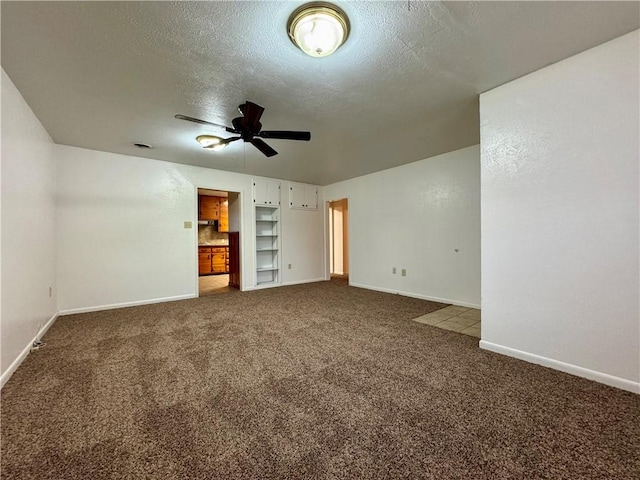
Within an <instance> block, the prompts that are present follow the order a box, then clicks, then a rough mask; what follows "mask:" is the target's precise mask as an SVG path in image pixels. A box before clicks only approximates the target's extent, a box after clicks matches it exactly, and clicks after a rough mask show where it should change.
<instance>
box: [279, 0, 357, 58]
mask: <svg viewBox="0 0 640 480" xmlns="http://www.w3.org/2000/svg"><path fill="white" fill-rule="evenodd" d="M287 31H288V33H289V38H290V39H291V41H292V42H293V43H294V44H295V45H296V46H297V47H298V48H299V49H300V50H302V51H303V52H304V53H306V54H307V55H310V56H312V57H326V56H327V55H331V54H332V53H333V52H335V51H336V50H337V49H338V48H339V47H340V45H342V44H343V43H344V42H345V40H346V39H347V37H348V36H349V19H348V18H347V15H346V14H345V13H344V12H343V11H342V10H341V9H340V8H338V7H336V6H335V5H332V4H330V3H325V2H311V3H307V4H305V5H302V6H301V7H300V8H298V9H296V10H295V11H294V12H293V13H292V14H291V16H290V17H289V21H288V22H287Z"/></svg>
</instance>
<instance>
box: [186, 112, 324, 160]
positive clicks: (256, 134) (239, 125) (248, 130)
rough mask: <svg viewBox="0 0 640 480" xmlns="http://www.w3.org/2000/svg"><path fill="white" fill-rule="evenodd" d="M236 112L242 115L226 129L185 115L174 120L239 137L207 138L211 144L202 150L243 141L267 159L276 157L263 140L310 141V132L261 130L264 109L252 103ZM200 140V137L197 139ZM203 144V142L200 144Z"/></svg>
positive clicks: (215, 148) (219, 147) (208, 143)
mask: <svg viewBox="0 0 640 480" xmlns="http://www.w3.org/2000/svg"><path fill="white" fill-rule="evenodd" d="M238 110H240V113H241V114H242V116H241V117H236V118H234V119H233V120H232V121H231V124H232V125H233V127H227V126H225V125H220V124H218V123H213V122H207V121H206V120H200V119H199V118H193V117H187V116H186V115H180V114H178V115H176V116H175V118H178V119H180V120H187V121H188V122H195V123H200V124H202V125H212V126H214V127H220V128H224V129H225V130H226V131H227V132H229V133H235V134H237V135H240V136H239V137H229V138H218V137H211V136H207V137H208V138H209V139H214V140H213V142H207V144H206V145H204V148H208V149H212V150H219V149H221V148H222V147H224V146H226V145H228V144H230V143H231V142H235V141H236V140H243V141H245V142H250V143H251V144H252V145H253V146H254V147H256V148H257V149H258V150H260V151H261V152H262V153H264V154H265V155H266V156H267V157H273V156H274V155H277V154H278V152H276V151H275V150H274V149H273V148H271V147H270V146H269V145H268V144H267V143H266V142H265V141H264V140H262V139H263V138H278V139H283V140H305V141H309V140H311V133H310V132H291V131H288V130H262V123H260V117H261V116H262V113H263V112H264V107H261V106H260V105H257V104H255V103H253V102H249V101H246V102H245V103H243V104H242V105H239V106H238ZM199 138H200V137H199ZM216 140H217V141H216ZM201 143H203V142H201Z"/></svg>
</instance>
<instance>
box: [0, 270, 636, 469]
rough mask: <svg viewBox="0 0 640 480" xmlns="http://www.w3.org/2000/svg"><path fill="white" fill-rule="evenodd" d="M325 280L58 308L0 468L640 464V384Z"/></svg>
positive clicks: (422, 304) (12, 408) (6, 393)
mask: <svg viewBox="0 0 640 480" xmlns="http://www.w3.org/2000/svg"><path fill="white" fill-rule="evenodd" d="M442 306H443V305H442V304H435V303H432V302H427V301H422V300H417V299H411V298H406V297H401V296H397V295H391V294H385V293H379V292H373V291H368V290H363V289H358V288H353V287H348V286H347V285H346V283H345V282H341V281H331V282H321V283H315V284H308V285H297V286H288V287H281V288H277V289H270V290H261V291H254V292H244V293H239V294H236V295H212V296H208V297H203V298H199V299H194V300H186V301H180V302H172V303H164V304H156V305H148V306H141V307H132V308H125V309H119V310H110V311H104V312H96V313H87V314H79V315H71V316H65V317H61V318H59V319H58V320H57V321H56V323H55V324H54V325H53V327H52V328H51V329H50V330H49V332H48V333H47V335H46V336H45V338H44V341H45V342H46V343H47V345H46V346H45V347H44V348H42V349H40V350H38V351H35V352H33V353H32V354H30V355H29V356H28V357H27V359H26V360H25V362H24V363H23V364H22V366H21V367H20V368H19V369H18V370H17V371H16V373H15V374H14V375H13V377H12V378H11V379H10V380H9V382H8V383H7V384H6V386H5V388H4V389H3V391H2V412H1V421H2V424H1V426H2V445H1V447H2V459H1V460H2V465H1V469H2V472H1V473H2V479H3V480H9V479H351V478H357V479H400V478H407V479H519V480H522V479H571V480H576V479H618V480H621V479H637V478H640V457H639V455H638V453H639V451H640V422H639V412H640V396H638V395H634V394H631V393H628V392H624V391H621V390H617V389H614V388H609V387H606V386H603V385H600V384H597V383H594V382H590V381H587V380H584V379H580V378H577V377H572V376H570V375H566V374H563V373H560V372H557V371H553V370H549V369H546V368H543V367H540V366H536V365H532V364H528V363H525V362H522V361H519V360H515V359H512V358H508V357H504V356H501V355H497V354H493V353H490V352H487V351H483V350H480V349H479V348H478V339H477V338H473V337H469V336H466V335H461V334H459V333H455V332H451V331H447V330H442V329H438V328H434V327H431V326H429V325H423V324H420V323H417V322H413V321H411V319H412V318H415V317H418V316H421V315H424V314H426V313H428V312H430V311H433V310H436V309H438V308H440V307H442Z"/></svg>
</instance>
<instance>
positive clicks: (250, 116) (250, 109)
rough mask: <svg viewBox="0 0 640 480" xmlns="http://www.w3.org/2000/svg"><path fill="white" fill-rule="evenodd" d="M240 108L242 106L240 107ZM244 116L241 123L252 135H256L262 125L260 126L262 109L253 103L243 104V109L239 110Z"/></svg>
mask: <svg viewBox="0 0 640 480" xmlns="http://www.w3.org/2000/svg"><path fill="white" fill-rule="evenodd" d="M240 107H242V105H240ZM240 111H242V114H243V115H244V118H243V121H242V123H243V124H244V126H245V127H247V128H249V130H251V131H252V132H253V133H258V132H259V131H260V128H261V127H262V125H260V117H261V116H262V112H264V107H261V106H260V105H257V104H255V103H253V102H249V101H247V102H245V104H244V108H240Z"/></svg>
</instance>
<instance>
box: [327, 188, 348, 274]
mask: <svg viewBox="0 0 640 480" xmlns="http://www.w3.org/2000/svg"><path fill="white" fill-rule="evenodd" d="M329 273H330V274H331V278H344V279H348V278H349V200H348V199H347V198H342V199H340V200H334V201H332V202H329Z"/></svg>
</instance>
